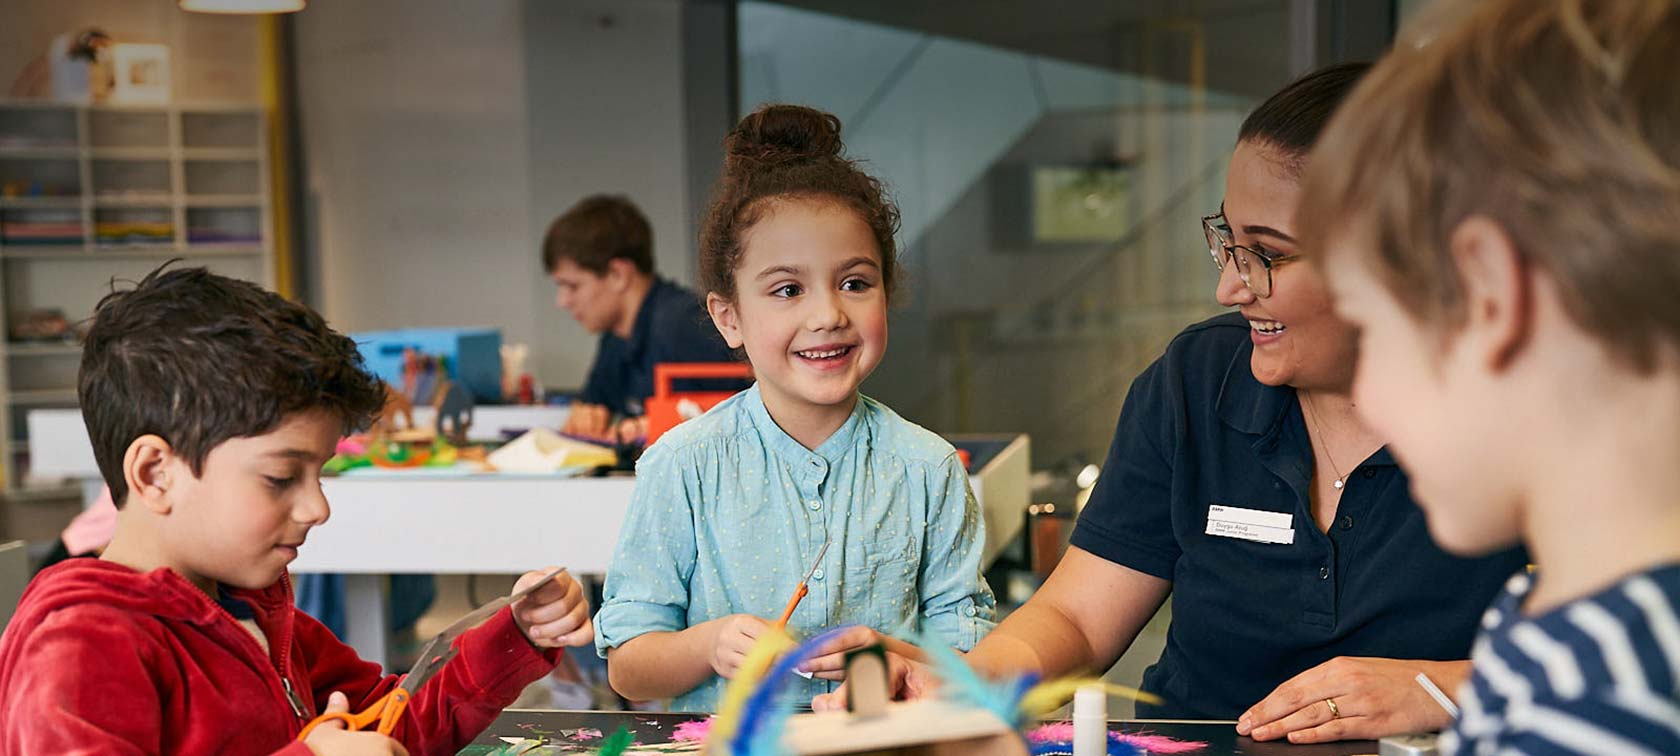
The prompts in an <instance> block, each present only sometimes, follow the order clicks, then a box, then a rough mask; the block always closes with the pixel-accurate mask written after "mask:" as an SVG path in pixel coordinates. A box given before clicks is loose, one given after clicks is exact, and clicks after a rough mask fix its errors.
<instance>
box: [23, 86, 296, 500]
mask: <svg viewBox="0 0 1680 756" xmlns="http://www.w3.org/2000/svg"><path fill="white" fill-rule="evenodd" d="M265 129H266V125H265V118H264V113H263V111H262V110H261V109H259V108H256V107H252V106H248V105H237V104H228V105H223V104H214V103H211V104H200V105H174V106H160V107H135V106H102V105H94V106H74V105H62V104H53V103H42V102H29V101H4V100H0V337H4V338H0V397H3V399H0V433H4V434H5V435H0V460H3V461H4V481H5V483H4V490H5V494H6V495H7V496H8V497H9V498H12V499H14V500H28V499H29V498H31V497H34V498H40V497H45V496H51V495H54V494H56V493H62V492H63V491H66V490H73V488H74V487H70V488H66V487H64V486H63V485H62V482H61V481H56V480H34V479H32V478H31V477H30V476H29V474H28V470H29V466H28V459H27V457H28V454H27V441H28V431H27V424H26V423H25V418H26V416H27V413H28V412H29V411H30V410H31V409H35V408H48V407H59V408H66V407H74V406H75V405H76V392H75V381H76V369H77V366H78V364H79V362H80V360H79V359H78V356H79V355H80V354H81V350H80V348H79V347H78V346H76V345H75V344H74V343H70V342H28V341H13V340H12V339H11V330H10V326H11V324H12V323H13V321H14V319H15V318H17V317H18V316H20V315H23V314H25V313H27V312H31V311H36V310H43V309H53V310H58V311H60V312H62V313H63V314H64V316H65V317H66V318H67V319H68V320H69V321H70V322H72V323H77V322H80V321H82V320H84V319H85V318H87V317H88V316H89V315H91V314H92V311H93V306H94V304H95V303H96V302H98V300H99V298H100V297H101V296H103V295H104V294H105V293H106V292H108V291H109V287H110V284H111V281H112V280H113V279H116V280H138V279H139V278H140V277H142V276H144V275H145V274H146V273H147V272H148V271H150V270H151V269H153V268H155V267H156V266H157V265H159V264H161V263H162V262H164V261H165V260H168V259H170V258H175V257H180V258H185V262H186V264H191V265H204V266H207V267H209V268H211V269H212V270H215V271H216V272H218V273H222V274H225V275H230V276H236V277H239V278H244V279H247V280H251V281H255V282H257V283H260V284H262V285H264V286H270V287H272V286H273V271H274V232H273V199H272V197H270V195H269V186H270V184H269V170H270V168H269V165H268V151H267V149H266V145H267V134H266V132H265Z"/></svg>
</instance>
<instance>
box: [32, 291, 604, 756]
mask: <svg viewBox="0 0 1680 756" xmlns="http://www.w3.org/2000/svg"><path fill="white" fill-rule="evenodd" d="M79 383H80V386H79V388H78V396H79V399H80V401H81V406H82V415H83V417H84V419H85V420H86V422H87V426H88V434H89V436H90V437H91V438H92V441H93V447H94V456H95V458H96V459H97V460H98V462H99V469H100V472H101V473H102V474H103V476H104V478H105V482H106V483H107V484H108V485H109V486H110V488H111V494H112V496H113V497H114V499H115V501H116V504H117V506H118V507H119V508H120V509H121V513H120V514H119V516H118V523H117V530H116V535H115V537H114V538H113V539H112V541H111V545H110V547H109V548H107V549H106V550H105V553H104V555H103V556H102V557H101V558H100V559H97V560H94V559H72V560H69V561H67V562H64V563H62V564H59V565H57V566H55V567H52V568H50V569H48V570H46V571H43V572H42V573H41V574H40V576H38V577H37V578H36V579H35V581H34V583H33V584H31V585H30V587H29V590H28V591H27V592H26V593H25V594H24V597H23V601H22V603H21V605H20V606H19V607H18V612H17V614H16V616H15V617H14V618H13V619H12V622H11V625H10V626H9V627H8V628H7V630H6V633H5V635H4V637H3V638H0V723H3V724H0V755H4V756H11V755H13V754H20V755H21V754H43V753H54V754H70V753H75V754H107V753H111V754H116V753H121V754H176V753H181V754H200V753H201V754H266V753H285V754H289V755H291V756H306V755H307V754H311V753H314V754H320V755H321V756H327V755H328V754H335V755H336V754H345V755H348V754H404V753H413V754H440V755H441V754H453V753H455V752H456V751H457V750H459V749H460V748H461V747H462V746H463V745H465V744H466V743H467V742H468V741H470V740H471V739H472V738H474V737H475V736H476V735H477V734H478V733H479V732H480V731H481V730H483V729H484V728H485V727H486V726H488V725H489V724H490V722H491V721H492V720H493V719H494V718H495V717H496V715H497V714H498V713H499V712H500V711H501V709H502V708H503V707H504V706H506V705H508V704H509V703H511V702H512V701H513V699H514V697H515V696H517V695H518V694H519V692H520V690H522V689H523V688H524V686H525V685H526V684H527V683H530V682H531V681H533V680H536V679H538V678H539V677H541V676H542V675H543V674H545V673H547V672H548V671H549V670H550V669H551V668H553V666H554V664H555V662H556V660H557V659H558V655H559V653H560V651H559V648H560V647H561V646H567V645H570V646H579V645H587V644H589V643H591V642H592V638H593V631H592V629H591V627H590V624H589V619H588V607H587V605H586V604H585V602H584V600H583V593H582V589H581V588H580V587H579V586H578V585H577V583H576V581H574V580H572V579H570V578H562V579H559V580H555V581H553V582H552V583H550V584H549V585H546V586H543V587H542V588H539V589H538V590H537V591H536V592H534V593H532V594H531V595H530V596H528V597H527V598H525V599H523V600H521V601H520V602H519V603H517V604H515V605H514V606H513V607H511V608H510V609H504V610H503V611H501V612H500V613H498V614H496V615H495V616H494V617H492V618H491V619H490V620H488V621H487V622H486V623H485V624H484V625H483V626H481V627H479V628H477V629H475V630H472V631H469V632H467V633H465V634H463V635H462V636H461V637H460V638H458V639H457V640H456V641H455V643H456V645H457V647H458V648H459V651H460V653H459V655H458V656H457V657H455V658H454V659H452V660H451V661H449V663H448V664H446V665H445V666H444V667H443V668H442V669H441V670H440V671H439V672H438V674H437V675H436V676H435V677H433V678H432V679H431V680H430V681H429V682H427V683H426V684H425V685H424V686H423V687H422V688H420V690H419V691H418V692H417V693H416V694H415V696H414V699H413V701H412V702H411V703H410V704H409V707H408V710H407V712H406V713H405V714H404V715H403V717H402V719H401V720H400V722H399V724H398V726H397V728H396V731H395V733H393V735H394V738H395V739H392V738H388V737H385V736H382V735H378V734H376V733H372V732H346V731H345V730H343V729H341V728H337V727H320V728H316V729H315V730H314V731H313V732H312V733H311V735H310V737H309V739H308V741H307V742H296V738H297V735H298V733H299V732H300V731H301V730H302V729H303V727H304V725H305V724H307V723H308V722H309V721H310V720H311V719H313V718H314V717H315V716H316V715H317V714H319V713H321V712H323V711H345V710H349V711H360V710H361V709H363V708H364V707H366V706H368V705H370V704H372V703H373V702H374V701H376V700H377V699H378V698H379V697H380V696H383V695H384V694H385V693H387V692H388V691H390V690H391V688H392V687H393V686H394V685H395V684H396V682H397V679H398V678H397V677H396V676H387V675H383V674H381V672H380V669H379V667H378V665H375V664H373V663H370V662H367V661H363V660H362V659H360V658H358V657H357V656H356V654H355V652H353V651H352V650H351V649H350V648H349V647H347V646H345V645H344V644H343V643H341V642H340V641H339V640H338V639H337V638H334V637H333V635H332V634H331V633H330V632H328V631H327V630H326V628H324V627H323V626H322V625H321V624H320V623H318V622H316V621H315V620H314V619H312V618H310V617H309V616H308V615H305V614H303V613H301V612H299V611H297V610H296V609H295V608H293V605H292V591H291V584H290V583H289V582H288V581H287V578H286V565H287V564H288V563H290V562H291V561H292V559H294V558H296V556H297V549H298V547H299V546H301V545H302V544H303V541H304V537H305V536H306V535H307V533H308V532H309V529H310V528H312V527H314V526H316V525H319V524H321V523H322V522H325V521H326V519H327V515H328V508H327V502H326V500H325V499H324V498H323V497H322V495H321V481H320V477H321V466H322V464H323V463H325V462H326V461H327V458H328V457H330V456H331V455H332V453H333V448H334V446H335V444H336V442H337V440H338V438H339V436H340V435H341V434H342V433H344V432H345V431H346V430H347V429H350V428H354V427H356V426H358V425H360V424H362V423H363V422H365V421H366V420H367V419H368V418H369V417H370V416H371V415H372V414H373V413H374V412H377V411H378V410H379V408H380V405H381V403H382V402H383V400H384V392H383V390H382V388H381V386H380V384H379V383H378V382H377V381H376V380H375V379H373V378H372V377H370V376H369V375H368V374H367V373H366V372H365V371H364V370H363V369H362V366H361V360H360V358H359V357H358V356H357V352H356V345H355V344H354V343H353V342H351V341H350V339H348V338H346V337H344V336H342V335H340V334H338V333H336V332H334V331H333V330H332V329H330V328H328V327H327V325H326V323H325V322H324V321H322V319H321V316H320V315H317V314H316V313H315V312H313V311H311V310H309V309H308V308H305V307H302V306H300V305H297V304H293V303H290V302H287V301H286V300H284V299H282V298H280V297H279V296H277V295H275V294H274V293H272V292H268V291H264V290H262V289H260V288H258V287H256V286H254V285H252V284H249V283H245V282H242V281H235V280H232V279H228V278H224V277H221V276H217V275H214V274H211V273H210V272H208V271H206V270H205V269H203V268H191V269H174V270H164V269H159V270H157V271H154V272H152V274H151V275H148V276H147V277H146V278H145V279H144V280H143V281H141V282H140V283H139V284H138V285H137V286H136V287H135V288H134V289H132V290H128V291H119V292H114V293H112V294H110V295H108V296H106V297H105V298H104V299H103V300H102V301H101V302H100V303H99V305H98V307H97V308H96V312H95V314H94V320H93V326H92V328H91V329H90V330H89V332H88V335H87V338H86V343H85V345H84V351H83V355H82V364H81V374H80V380H79ZM370 535H372V534H370ZM397 535H398V534H396V533H385V534H377V535H376V536H375V537H388V538H392V537H396V536H397ZM544 574H546V573H545V572H532V573H528V574H526V575H525V576H524V577H523V578H521V580H520V583H519V586H518V587H524V586H525V585H528V584H530V583H531V582H533V581H536V580H540V579H541V577H542V575H544Z"/></svg>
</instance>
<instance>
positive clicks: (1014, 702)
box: [918, 636, 1038, 727]
mask: <svg viewBox="0 0 1680 756" xmlns="http://www.w3.org/2000/svg"><path fill="white" fill-rule="evenodd" d="M918 645H919V646H920V647H921V648H922V650H923V651H924V652H926V653H927V656H928V662H929V663H930V664H932V666H933V673H934V675H935V676H937V677H938V678H939V682H940V684H941V686H942V687H941V688H940V691H939V695H940V697H941V698H945V699H947V700H951V701H956V702H959V703H966V704H969V705H970V706H975V707H978V708H981V709H985V710H986V711H989V712H991V713H992V714H994V715H996V716H997V718H998V719H1001V720H1003V721H1004V722H1007V723H1009V725H1010V726H1011V727H1018V726H1020V723H1021V714H1020V711H1021V708H1020V705H1019V704H1020V701H1021V697H1022V695H1024V694H1025V693H1026V691H1027V689H1028V688H1031V687H1033V683H1035V682H1037V681H1038V677H1037V676H1036V675H1032V674H1028V675H1024V676H1022V677H1019V678H1016V679H1014V680H1003V681H998V682H991V681H987V680H985V679H982V678H981V677H980V675H979V674H977V673H975V671H974V668H972V667H970V666H968V663H967V662H965V661H963V660H962V657H960V656H958V655H957V652H955V651H953V650H951V648H950V647H949V646H946V645H945V643H944V642H943V641H941V640H939V639H938V638H934V637H931V636H923V637H921V638H920V639H918Z"/></svg>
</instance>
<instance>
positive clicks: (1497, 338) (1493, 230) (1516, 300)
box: [1448, 215, 1534, 371]
mask: <svg viewBox="0 0 1680 756" xmlns="http://www.w3.org/2000/svg"><path fill="white" fill-rule="evenodd" d="M1448 243H1449V245H1450V250H1451V253H1452V258H1453V263H1454V264H1455V265H1457V266H1458V275H1459V280H1461V281H1463V282H1464V301H1465V318H1464V328H1463V332H1462V333H1461V334H1459V339H1460V340H1463V341H1464V342H1465V343H1464V346H1467V347H1469V348H1470V349H1471V350H1473V351H1472V353H1471V354H1472V356H1473V357H1474V358H1475V359H1476V360H1478V361H1479V362H1480V363H1481V364H1483V365H1485V366H1486V367H1487V368H1488V369H1490V370H1494V371H1499V370H1503V369H1504V368H1505V367H1507V366H1508V365H1510V363H1511V362H1512V361H1513V360H1514V359H1516V357H1517V354H1518V353H1519V352H1520V351H1522V348H1523V347H1524V346H1525V345H1526V344H1527V343H1528V340H1529V336H1530V333H1531V331H1532V328H1533V325H1534V282H1533V279H1531V278H1530V277H1529V272H1530V271H1529V266H1528V265H1527V264H1526V262H1525V261H1524V260H1523V257H1522V254H1521V253H1520V252H1519V251H1518V250H1517V245H1516V243H1515V242H1514V241H1512V239H1511V235H1510V234H1508V233H1506V232H1505V228H1504V227H1503V226H1500V225H1499V224H1498V223H1497V222H1495V221H1494V220H1493V219H1492V218H1488V217H1487V216H1483V215H1473V216H1470V217H1469V218H1466V219H1464V220H1463V221H1462V222H1460V223H1459V224H1458V226H1457V227H1456V228H1454V229H1453V232H1452V237H1451V239H1450V240H1449V242H1448Z"/></svg>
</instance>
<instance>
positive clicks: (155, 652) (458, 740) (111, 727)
mask: <svg viewBox="0 0 1680 756" xmlns="http://www.w3.org/2000/svg"><path fill="white" fill-rule="evenodd" d="M228 595H229V596H232V597H236V598H240V599H243V600H244V601H246V602H247V603H249V604H250V605H251V607H252V609H253V610H254V611H255V614H256V622H257V625H258V626H259V627H260V628H262V631H263V633H264V634H265V635H267V636H268V642H269V648H270V649H271V653H268V654H264V653H263V651H262V648H261V647H260V646H258V645H257V640H256V638H254V637H252V636H251V633H250V632H249V631H247V630H246V629H245V628H244V627H242V626H241V625H240V624H239V622H238V620H235V619H234V618H233V615H231V614H229V613H228V611H227V610H226V609H224V608H222V607H221V606H220V605H218V604H217V603H216V602H215V601H213V600H212V599H211V598H210V597H209V596H207V595H205V594H204V592H203V591H200V590H198V589H197V588H196V587H194V586H193V585H192V584H191V583H189V582H187V581H186V579H185V578H182V577H181V576H180V575H179V574H177V573H175V572H172V571H170V570H167V569H159V570H153V571H151V572H147V573H140V572H136V571H134V570H132V569H129V568H127V567H123V566H121V565H117V564H112V563H110V562H102V561H99V560H96V559H72V560H69V561H67V562H64V563H61V564H58V565H55V566H53V567H52V568H50V569H47V570H45V571H43V572H42V573H41V574H40V575H39V576H37V577H36V578H35V581H34V582H33V583H31V584H30V585H29V589H28V590H27V591H25V592H24V594H23V601H22V602H21V603H20V604H19V605H18V611H17V614H16V615H15V616H13V617H12V621H11V624H10V626H8V627H7V628H6V633H5V635H4V636H3V637H0V756H24V755H25V754H28V755H29V756H34V755H35V754H48V753H51V754H236V755H240V756H243V755H244V754H268V753H283V754H286V755H287V756H309V755H310V754H312V751H310V750H309V748H308V747H307V746H305V745H303V744H302V743H298V742H295V738H297V735H298V732H299V731H301V730H302V729H303V726H304V725H305V724H307V723H308V722H309V720H311V719H313V718H314V717H315V715H316V713H317V712H319V711H321V710H322V709H324V708H325V707H326V705H327V696H328V695H329V694H331V693H332V692H333V691H341V692H343V693H344V694H345V696H347V697H348V698H349V699H350V710H351V711H352V712H359V711H361V710H362V709H364V708H366V707H367V706H368V705H370V704H372V703H373V702H374V701H375V700H376V699H378V698H379V697H380V696H383V695H385V693H387V692H389V691H390V690H391V688H392V687H393V686H394V685H395V684H396V682H397V679H398V676H397V675H389V676H387V675H383V674H381V673H380V669H379V667H378V665H375V664H373V663H371V662H367V661H363V660H362V659H361V658H360V657H358V656H356V652H355V651H353V650H351V648H350V647H349V646H346V645H344V644H343V643H342V642H340V641H339V640H338V639H337V638H335V637H333V634H332V633H331V632H329V631H328V630H327V629H326V627H324V626H322V625H321V623H319V622H316V621H315V620H314V619H313V618H311V617H310V616H309V615H307V614H304V613H303V612H300V611H298V610H297V609H296V608H294V607H293V605H292V586H291V582H290V581H289V580H287V579H286V578H285V577H284V576H282V577H281V578H280V580H279V581H278V582H276V583H275V584H274V585H271V586H269V587H267V588H264V589H262V590H257V591H245V590H229V591H228ZM455 645H456V646H457V647H458V648H459V649H460V654H459V655H458V656H456V657H455V658H454V659H451V660H450V661H449V662H448V663H447V664H446V665H444V667H443V669H441V670H439V671H438V673H437V674H436V675H435V676H433V677H432V679H431V680H430V681H428V682H427V683H426V684H425V685H424V686H422V687H421V688H420V690H419V692H418V693H416V694H415V696H414V698H413V700H412V701H411V702H410V703H409V706H408V710H407V712H406V713H404V714H403V717H402V719H401V721H399V722H398V724H397V729H396V731H395V732H394V733H392V735H393V737H395V738H396V739H397V740H399V741H402V743H403V745H404V746H405V747H406V748H407V749H408V751H409V753H410V754H413V755H414V756H427V755H430V754H436V755H437V756H447V755H448V754H454V753H455V752H456V751H458V750H460V749H461V748H462V747H463V746H465V745H466V744H467V743H468V742H469V741H471V740H472V739H473V738H475V737H477V736H478V733H479V732H481V731H482V730H483V729H484V728H485V727H488V726H489V725H490V722H491V721H492V720H494V719H495V718H496V715H497V714H499V713H500V712H501V710H502V709H503V708H504V707H506V706H507V705H508V704H510V703H512V702H513V699H514V698H515V697H516V696H518V695H519V693H520V691H521V690H523V689H524V688H525V686H526V685H527V684H528V683H530V682H532V681H534V680H536V679H538V678H540V677H542V676H543V675H544V674H546V673H547V672H548V671H549V670H551V669H553V667H554V664H555V662H556V661H557V660H558V659H559V651H558V650H555V651H549V652H546V653H544V652H539V651H538V650H537V649H536V648H535V647H533V646H532V645H531V644H530V643H529V642H527V641H526V640H525V635H524V634H523V633H521V632H520V630H519V627H518V626H517V625H515V624H514V622H513V615H512V613H511V612H510V611H509V610H507V609H503V610H502V611H501V612H498V613H497V614H496V615H495V616H493V617H491V618H490V620H488V621H487V622H485V623H484V625H483V626H481V627H479V628H476V629H474V630H471V631H469V632H467V633H464V634H463V635H461V637H459V638H457V639H456V640H455ZM294 693H295V694H294Z"/></svg>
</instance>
